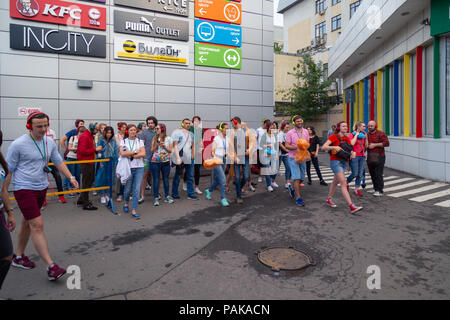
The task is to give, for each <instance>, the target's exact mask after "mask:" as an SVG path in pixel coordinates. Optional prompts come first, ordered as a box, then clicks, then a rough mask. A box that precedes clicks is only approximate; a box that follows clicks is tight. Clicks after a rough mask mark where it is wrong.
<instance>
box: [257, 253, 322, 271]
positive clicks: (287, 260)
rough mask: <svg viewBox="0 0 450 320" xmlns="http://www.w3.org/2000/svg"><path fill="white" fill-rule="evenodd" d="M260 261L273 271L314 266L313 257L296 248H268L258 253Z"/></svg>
mask: <svg viewBox="0 0 450 320" xmlns="http://www.w3.org/2000/svg"><path fill="white" fill-rule="evenodd" d="M256 253H257V254H258V260H259V261H260V262H261V263H262V264H265V265H266V266H268V267H270V268H272V270H273V271H280V270H300V269H304V268H306V267H309V266H310V265H314V262H313V261H312V259H311V257H310V256H309V255H307V254H306V253H305V252H302V251H300V250H297V249H295V248H292V247H290V248H282V247H276V248H267V249H264V250H261V251H258V252H256Z"/></svg>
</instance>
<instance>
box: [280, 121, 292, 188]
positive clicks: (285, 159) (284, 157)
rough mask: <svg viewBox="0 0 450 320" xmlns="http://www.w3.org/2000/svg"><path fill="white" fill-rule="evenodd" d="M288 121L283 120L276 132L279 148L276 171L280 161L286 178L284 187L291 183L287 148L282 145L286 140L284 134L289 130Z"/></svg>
mask: <svg viewBox="0 0 450 320" xmlns="http://www.w3.org/2000/svg"><path fill="white" fill-rule="evenodd" d="M290 129H291V128H290V126H289V121H286V120H285V121H283V122H282V123H281V126H280V132H279V133H278V137H277V140H278V146H279V148H280V158H279V163H278V171H280V166H281V162H283V164H284V170H285V172H284V175H285V179H286V183H285V185H284V187H285V188H286V189H288V188H289V185H290V184H291V168H290V167H289V158H288V157H289V150H288V149H287V148H286V146H285V145H284V144H285V142H286V134H287V133H288V131H289V130H290Z"/></svg>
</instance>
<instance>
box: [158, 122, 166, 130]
mask: <svg viewBox="0 0 450 320" xmlns="http://www.w3.org/2000/svg"><path fill="white" fill-rule="evenodd" d="M159 127H160V128H161V132H166V125H165V124H162V123H161V124H160V125H159Z"/></svg>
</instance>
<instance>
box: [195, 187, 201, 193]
mask: <svg viewBox="0 0 450 320" xmlns="http://www.w3.org/2000/svg"><path fill="white" fill-rule="evenodd" d="M195 193H196V194H203V192H201V191H200V189H199V188H198V187H197V188H195Z"/></svg>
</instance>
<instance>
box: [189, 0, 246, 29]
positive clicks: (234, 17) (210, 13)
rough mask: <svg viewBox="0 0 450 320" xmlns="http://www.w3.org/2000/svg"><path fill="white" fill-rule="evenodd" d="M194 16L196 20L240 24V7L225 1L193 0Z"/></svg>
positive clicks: (237, 4)
mask: <svg viewBox="0 0 450 320" xmlns="http://www.w3.org/2000/svg"><path fill="white" fill-rule="evenodd" d="M195 16H196V17H197V18H203V19H211V20H217V21H223V22H228V23H235V24H241V21H242V5H241V4H240V3H236V2H233V1H225V0H195Z"/></svg>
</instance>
